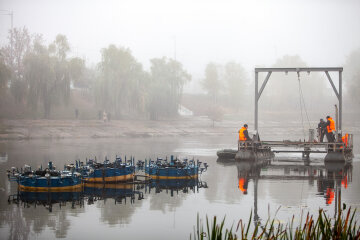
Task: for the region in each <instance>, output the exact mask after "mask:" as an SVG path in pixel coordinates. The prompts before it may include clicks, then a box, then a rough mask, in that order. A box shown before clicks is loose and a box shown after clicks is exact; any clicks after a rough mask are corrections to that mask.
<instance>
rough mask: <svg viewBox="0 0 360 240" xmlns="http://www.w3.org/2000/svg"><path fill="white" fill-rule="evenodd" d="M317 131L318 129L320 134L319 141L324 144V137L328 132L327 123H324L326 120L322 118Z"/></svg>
mask: <svg viewBox="0 0 360 240" xmlns="http://www.w3.org/2000/svg"><path fill="white" fill-rule="evenodd" d="M317 129H318V134H319V141H320V142H324V136H325V134H326V132H327V128H326V122H325V121H324V119H322V118H321V119H320V122H319V124H318V128H317Z"/></svg>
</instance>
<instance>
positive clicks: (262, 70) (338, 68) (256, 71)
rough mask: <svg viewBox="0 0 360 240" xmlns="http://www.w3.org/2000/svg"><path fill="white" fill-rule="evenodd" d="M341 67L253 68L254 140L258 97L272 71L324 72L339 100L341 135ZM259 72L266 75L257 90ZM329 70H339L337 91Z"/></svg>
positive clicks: (256, 129)
mask: <svg viewBox="0 0 360 240" xmlns="http://www.w3.org/2000/svg"><path fill="white" fill-rule="evenodd" d="M342 71H343V68H342V67H316V68H307V67H303V68H255V131H256V133H255V134H256V140H258V134H259V132H258V131H259V125H258V111H259V99H260V96H261V94H262V92H263V91H264V88H265V86H266V84H267V82H268V80H269V78H270V76H271V74H272V73H273V72H285V73H288V72H297V73H299V72H308V73H310V72H325V74H326V76H327V78H328V80H329V82H330V84H331V86H332V88H333V90H334V92H335V95H336V97H337V98H338V101H339V123H338V126H339V133H338V134H339V135H340V136H341V135H342V132H341V131H342ZM259 72H267V73H268V74H267V76H266V78H265V80H264V82H263V84H262V86H261V89H260V91H259ZM329 72H339V91H338V90H337V89H336V87H335V84H334V82H333V81H332V79H331V77H330V74H329Z"/></svg>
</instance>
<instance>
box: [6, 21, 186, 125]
mask: <svg viewBox="0 0 360 240" xmlns="http://www.w3.org/2000/svg"><path fill="white" fill-rule="evenodd" d="M8 39H9V42H8V44H7V45H6V46H4V47H2V48H1V49H0V54H1V55H0V76H1V82H0V87H1V94H2V97H4V96H8V97H11V98H13V99H14V100H15V101H16V102H17V104H20V105H24V106H25V107H27V108H30V109H31V113H32V114H31V115H32V116H28V117H36V116H40V117H44V118H49V117H50V115H51V111H52V109H53V108H54V106H59V105H68V104H69V103H70V102H71V88H72V87H78V88H83V89H87V90H88V91H89V93H90V95H91V97H92V98H93V100H94V105H95V106H94V108H96V109H101V111H102V110H104V111H106V112H109V113H112V114H114V115H113V116H114V117H116V118H122V117H123V116H133V117H134V116H135V117H148V118H150V119H158V118H160V117H173V116H176V115H177V112H178V107H179V104H180V100H181V95H182V89H183V86H184V84H185V83H186V82H187V81H190V80H191V76H190V74H188V73H187V72H186V71H185V70H184V69H183V66H182V64H181V63H180V62H178V61H175V60H173V59H167V58H165V57H163V58H154V59H152V60H151V70H150V72H147V71H145V70H144V69H143V67H142V65H141V63H139V62H138V61H137V60H136V59H135V58H134V56H133V55H132V54H131V51H130V50H129V49H126V48H122V47H117V46H115V45H109V46H108V47H107V48H103V49H102V50H101V56H102V57H101V61H100V62H99V63H98V64H97V65H96V67H94V68H88V67H87V66H86V63H85V60H84V59H81V58H78V57H70V53H71V49H70V44H69V42H68V40H67V38H66V36H64V35H60V34H59V35H57V36H56V39H55V40H54V41H53V42H52V43H51V44H50V45H45V44H44V42H43V39H42V38H41V36H40V35H32V34H30V33H29V32H28V30H27V29H26V28H25V27H24V28H22V29H16V28H15V29H13V30H11V31H10V32H9V36H8ZM41 115H42V116H41Z"/></svg>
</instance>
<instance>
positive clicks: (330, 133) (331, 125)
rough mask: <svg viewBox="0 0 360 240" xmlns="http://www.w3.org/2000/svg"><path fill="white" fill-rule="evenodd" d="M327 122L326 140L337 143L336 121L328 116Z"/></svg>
mask: <svg viewBox="0 0 360 240" xmlns="http://www.w3.org/2000/svg"><path fill="white" fill-rule="evenodd" d="M326 119H327V122H326V129H327V132H326V138H327V140H328V142H335V135H334V131H335V121H334V120H333V119H332V118H331V117H330V116H327V117H326Z"/></svg>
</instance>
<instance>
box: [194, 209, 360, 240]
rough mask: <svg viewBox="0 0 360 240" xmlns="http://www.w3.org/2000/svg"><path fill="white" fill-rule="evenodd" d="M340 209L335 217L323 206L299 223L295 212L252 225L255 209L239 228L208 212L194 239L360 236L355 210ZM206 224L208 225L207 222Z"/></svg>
mask: <svg viewBox="0 0 360 240" xmlns="http://www.w3.org/2000/svg"><path fill="white" fill-rule="evenodd" d="M345 208H346V205H344V209H343V211H342V210H340V211H339V214H338V215H337V217H336V218H335V219H333V218H331V217H330V216H328V215H327V214H326V213H325V212H324V211H323V210H322V209H320V210H319V214H318V216H317V217H313V215H310V213H307V215H306V220H305V222H304V223H302V219H301V221H300V223H299V225H297V226H295V225H294V216H293V217H292V220H291V221H290V222H289V223H286V224H282V223H278V224H276V222H275V218H272V219H271V218H268V219H267V221H266V222H265V224H264V225H262V224H261V223H260V222H258V221H255V220H254V223H255V226H254V227H251V226H250V225H251V222H252V221H253V218H252V212H251V213H250V217H249V219H248V221H247V224H246V223H245V222H243V220H242V219H240V220H239V222H238V223H237V226H236V228H234V226H232V227H231V228H230V229H228V228H224V225H225V217H224V218H223V220H222V221H221V222H217V217H216V216H214V217H213V219H212V220H209V218H208V216H206V221H205V223H204V222H203V221H202V219H199V214H198V216H197V222H196V226H194V232H193V234H190V239H195V240H203V239H213V240H222V239H224V240H225V239H226V240H235V239H360V225H359V223H358V222H357V221H356V219H355V213H356V209H355V210H351V208H349V209H348V210H347V211H345ZM204 225H205V226H204Z"/></svg>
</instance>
